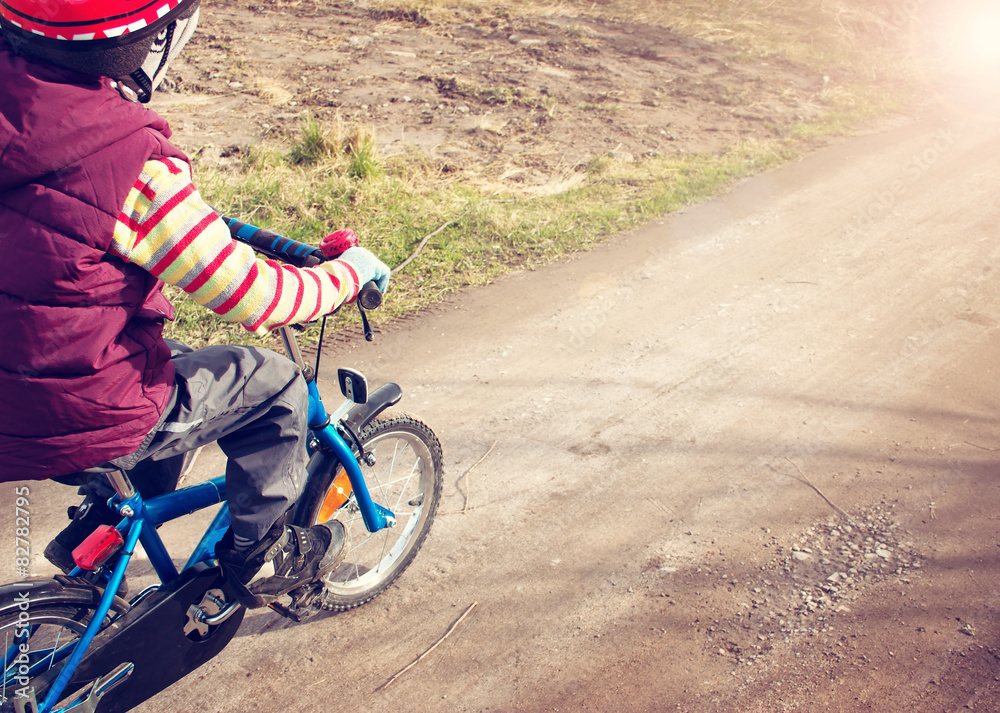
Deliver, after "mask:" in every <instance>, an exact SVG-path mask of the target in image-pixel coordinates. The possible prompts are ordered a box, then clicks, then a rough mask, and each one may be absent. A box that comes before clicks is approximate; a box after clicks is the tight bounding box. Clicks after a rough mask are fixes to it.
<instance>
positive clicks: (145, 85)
mask: <svg viewBox="0 0 1000 713" xmlns="http://www.w3.org/2000/svg"><path fill="white" fill-rule="evenodd" d="M128 76H129V78H130V79H131V80H132V81H133V82H135V86H136V87H137V88H138V89H139V91H138V92H136V99H138V100H139V102H140V103H142V104H146V103H148V102H149V100H150V99H151V98H152V97H153V80H151V79H150V78H149V75H148V74H146V72H145V71H144V70H143V69H142V67H139V69H137V70H135V71H134V72H132V74H130V75H128Z"/></svg>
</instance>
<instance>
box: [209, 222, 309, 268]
mask: <svg viewBox="0 0 1000 713" xmlns="http://www.w3.org/2000/svg"><path fill="white" fill-rule="evenodd" d="M222 219H223V220H224V221H225V222H226V225H228V226H229V232H230V234H232V236H233V238H235V239H236V240H239V241H240V242H243V243H246V244H247V245H249V246H251V247H252V248H254V249H256V250H260V251H261V252H263V253H267V254H268V255H272V256H274V257H275V258H277V259H279V260H282V261H285V262H288V263H290V264H292V265H295V266H296V267H314V266H316V265H319V264H320V263H321V262H323V259H324V258H323V253H322V252H321V251H320V249H319V248H316V247H313V246H312V245H306V244H305V243H300V242H299V241H297V240H292V239H291V238H286V237H285V236H283V235H279V234H278V233H275V232H274V231H273V230H267V229H266V228H258V227H257V226H255V225H250V224H249V223H244V222H243V221H242V220H236V219H235V218H227V217H226V216H222Z"/></svg>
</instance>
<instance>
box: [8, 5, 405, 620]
mask: <svg viewBox="0 0 1000 713" xmlns="http://www.w3.org/2000/svg"><path fill="white" fill-rule="evenodd" d="M198 4H199V0H162V2H155V3H149V4H146V3H135V2H131V1H130V0H73V1H70V0H3V2H0V30H2V37H0V76H2V77H3V83H2V85H0V332H2V333H3V334H4V344H3V346H2V347H0V405H2V408H0V480H2V481H12V480H28V479H46V478H57V479H60V480H63V481H64V482H67V479H69V481H74V480H77V479H78V476H77V475H76V474H78V473H80V472H81V471H84V470H86V469H88V468H92V467H95V466H99V465H105V464H110V465H112V466H115V467H119V468H123V469H125V470H130V471H131V472H132V479H133V481H134V482H136V484H137V486H138V487H139V490H140V492H141V493H142V494H143V495H144V496H148V495H155V494H158V493H160V492H165V491H166V490H169V489H172V488H173V486H174V485H176V479H177V474H178V472H179V471H178V467H179V461H180V459H181V458H182V454H184V453H186V452H189V451H191V450H193V449H195V448H198V447H200V446H201V445H204V444H206V443H211V442H213V441H217V442H218V443H219V446H220V447H221V449H222V450H223V452H224V453H225V454H226V455H227V457H228V464H227V471H226V488H227V491H228V493H229V503H230V509H231V513H232V526H231V529H230V531H229V532H228V533H227V534H226V536H225V537H224V538H223V540H222V541H221V542H220V543H219V545H218V547H217V548H216V554H217V556H218V557H219V560H220V563H221V565H222V567H223V570H224V571H225V573H226V576H227V578H228V579H229V581H230V582H231V583H232V585H233V587H234V589H235V590H236V592H237V595H238V597H239V599H240V601H241V603H243V604H245V605H246V606H251V607H257V606H264V605H266V604H269V603H271V602H272V601H274V600H275V599H276V598H277V597H279V596H281V595H282V594H285V593H287V592H288V591H290V590H291V589H293V588H294V587H295V586H296V585H297V584H300V583H302V582H303V581H309V580H313V579H316V578H318V577H320V576H322V575H323V574H325V573H326V572H329V571H331V570H332V569H333V568H334V567H335V566H336V565H337V564H338V563H339V562H340V560H341V559H342V557H343V551H344V549H345V541H344V540H345V535H344V530H343V527H342V526H341V525H340V523H338V522H331V523H323V524H319V525H314V526H312V527H309V528H299V527H293V526H290V525H286V524H285V514H286V513H287V512H288V510H289V508H290V507H291V506H292V505H293V504H294V503H295V501H296V499H297V498H298V497H299V495H300V494H301V488H302V486H303V483H304V478H305V460H306V445H305V434H306V426H307V424H306V419H307V413H308V396H307V388H306V384H305V382H304V380H303V378H302V376H301V374H300V372H299V370H298V368H297V367H296V366H295V365H294V364H293V363H292V362H291V361H289V360H288V359H287V358H285V357H284V356H281V355H279V354H276V353H274V352H271V351H268V350H266V349H260V348H254V347H240V346H215V347H206V348H204V349H198V350H191V349H188V348H186V347H184V346H183V345H180V344H177V343H171V342H168V341H167V340H165V339H164V338H163V336H162V331H163V324H164V320H167V319H171V318H172V317H173V307H172V306H171V304H170V302H169V301H168V300H167V299H166V297H165V296H164V295H163V294H162V291H161V290H162V287H163V284H164V283H169V284H172V285H176V286H178V287H180V288H181V289H183V290H184V291H185V292H186V293H188V294H189V295H190V296H191V297H193V298H194V299H195V300H196V301H197V302H198V303H199V304H201V305H203V306H205V307H207V308H208V309H211V310H212V311H214V312H215V313H216V314H219V315H221V316H222V317H223V318H225V319H227V320H230V321H234V322H240V323H242V324H243V325H244V326H245V327H246V328H247V329H248V330H250V331H253V332H256V333H261V334H262V333H266V332H268V331H269V330H271V329H274V328H276V327H279V326H281V325H286V324H292V323H297V322H303V321H308V320H311V319H314V318H316V317H318V316H321V315H324V314H328V313H330V312H332V311H333V310H335V309H336V308H337V307H339V306H340V305H341V304H342V303H344V302H350V301H353V300H354V299H355V298H356V296H357V294H358V291H359V289H360V287H361V286H362V285H364V284H365V283H366V282H368V281H369V280H375V281H376V282H377V284H378V285H379V288H380V290H382V291H383V292H384V291H385V289H386V287H387V286H388V281H389V269H388V268H387V267H386V266H385V265H384V264H383V263H382V262H381V261H379V260H378V259H377V258H376V257H375V256H374V255H372V254H371V253H370V252H369V251H367V250H365V249H364V248H360V247H353V248H350V249H349V250H348V251H347V252H345V253H343V255H342V256H341V257H340V258H339V259H336V260H331V261H327V262H324V263H322V264H321V265H320V266H317V267H314V268H305V269H300V268H295V267H291V266H288V265H281V266H279V265H278V264H276V263H274V262H272V261H266V260H260V259H257V258H256V257H255V256H254V254H253V252H252V250H251V249H250V248H249V247H248V246H246V245H243V244H241V243H238V242H235V241H234V240H233V239H232V238H231V237H230V232H229V229H228V227H227V226H226V224H225V223H224V222H223V220H222V219H221V218H220V217H219V216H218V215H217V214H216V213H215V212H214V211H213V210H212V209H211V208H210V207H209V206H208V205H207V204H206V203H205V202H204V201H203V200H202V198H201V196H200V195H199V193H198V191H197V189H196V188H195V186H194V185H193V183H192V178H191V169H190V166H189V164H188V161H187V159H186V157H185V156H184V154H182V153H181V152H180V151H179V150H178V149H177V148H175V147H174V146H172V145H171V144H170V142H169V141H168V139H169V138H170V129H169V127H168V126H167V124H166V122H165V121H164V120H163V119H162V118H161V117H159V116H158V115H157V114H155V113H153V112H152V111H150V110H148V109H146V107H145V106H143V105H144V104H145V103H146V102H148V101H149V99H150V96H151V95H152V92H153V90H154V89H155V88H156V86H157V85H158V84H159V83H160V81H162V79H163V77H164V74H165V72H166V69H167V66H168V65H169V63H170V61H171V60H172V59H173V58H174V57H176V56H177V54H178V53H179V52H180V50H181V48H182V47H183V46H184V44H185V43H186V42H187V40H188V39H189V38H190V36H191V34H192V33H193V32H194V29H195V26H196V25H197V20H198ZM140 463H141V464H142V465H140ZM133 469H134V470H133ZM84 489H85V491H86V492H89V493H90V497H89V498H88V501H86V506H85V507H82V508H80V509H78V510H77V513H76V518H77V519H75V520H74V521H73V522H71V523H70V525H69V526H68V527H67V528H66V529H65V530H63V531H62V532H61V533H60V535H58V536H57V537H56V539H55V540H54V541H53V542H52V543H51V544H50V545H49V547H48V548H47V549H46V556H47V557H49V558H50V559H51V560H52V561H53V562H54V563H56V564H57V565H59V566H61V567H62V568H68V567H71V566H72V564H73V563H72V559H71V557H70V554H69V553H70V552H71V551H72V549H73V548H74V547H75V546H76V545H77V544H79V542H80V541H82V539H83V538H84V537H85V536H86V535H87V534H89V533H90V531H91V530H93V528H94V526H95V525H97V524H103V523H106V524H115V523H117V521H118V519H119V516H118V515H117V514H115V513H112V512H111V511H110V510H109V509H108V508H107V507H106V505H104V504H103V501H105V500H106V496H104V497H101V495H102V493H101V490H100V488H99V487H97V486H95V485H93V484H90V485H84Z"/></svg>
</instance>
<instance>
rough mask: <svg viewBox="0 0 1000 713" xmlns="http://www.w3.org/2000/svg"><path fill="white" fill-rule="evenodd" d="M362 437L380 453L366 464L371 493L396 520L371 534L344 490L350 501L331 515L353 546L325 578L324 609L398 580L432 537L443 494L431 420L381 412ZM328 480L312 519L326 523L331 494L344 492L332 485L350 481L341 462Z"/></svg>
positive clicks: (310, 506) (309, 507)
mask: <svg viewBox="0 0 1000 713" xmlns="http://www.w3.org/2000/svg"><path fill="white" fill-rule="evenodd" d="M358 435H359V440H360V441H361V443H362V444H363V446H364V449H365V452H366V453H372V454H374V455H375V465H374V466H368V465H367V464H364V463H363V464H362V467H361V471H362V474H363V475H364V478H365V482H366V483H367V484H368V489H369V491H370V492H371V496H372V499H373V500H375V502H377V503H379V504H381V505H384V506H385V507H388V508H389V509H390V510H392V511H393V513H394V514H395V516H396V524H395V525H394V526H393V527H389V528H386V529H384V530H380V531H379V532H375V533H369V532H368V530H367V529H366V528H365V525H364V523H363V522H362V520H361V513H360V511H359V510H358V507H357V504H356V502H355V500H354V496H353V494H349V495H347V496H345V495H343V494H341V495H340V497H346V498H347V500H346V502H344V503H343V505H340V506H339V508H338V509H337V510H336V511H335V512H334V513H333V516H332V517H331V518H329V519H337V520H340V521H341V522H342V523H343V524H344V527H345V529H346V530H347V533H348V538H349V545H348V547H349V549H348V551H347V554H346V557H345V560H344V563H343V564H341V565H340V566H339V567H338V568H337V569H335V570H334V571H333V572H331V573H330V574H328V575H327V576H326V577H325V578H324V584H325V591H324V608H326V609H330V610H333V611H346V610H348V609H354V608H356V607H359V606H361V605H362V604H366V603H368V602H370V601H371V600H372V599H374V598H375V597H377V596H378V595H379V594H381V593H382V592H384V591H385V590H386V589H388V588H389V586H390V585H392V583H393V582H395V581H396V580H397V579H398V578H399V576H400V575H401V574H402V573H403V572H404V571H405V570H406V568H407V567H408V566H409V565H410V563H411V562H412V561H413V558H414V557H415V556H416V554H417V552H418V551H419V550H420V548H421V546H422V545H423V543H424V540H425V539H426V538H427V534H428V532H429V531H430V527H431V523H432V522H433V520H434V516H435V515H436V514H437V510H438V504H439V502H440V500H441V485H442V482H443V474H442V473H443V462H444V457H443V455H442V451H441V443H440V442H439V441H438V439H437V436H435V435H434V432H433V431H432V430H431V429H430V427H429V426H427V425H426V424H425V423H423V422H422V421H419V420H418V419H416V418H413V417H412V416H409V415H406V414H399V415H395V416H381V417H379V418H377V419H375V420H374V421H372V422H371V423H369V424H368V425H366V426H365V427H364V428H363V429H362V430H361V433H360V434H358ZM338 475H339V476H341V480H340V481H338V480H337V476H338ZM329 482H330V485H329V486H328V487H327V488H325V489H324V490H322V491H321V492H319V493H315V494H313V496H312V499H311V500H310V501H309V502H308V503H306V508H305V512H306V513H307V518H308V524H310V525H311V524H315V523H317V522H319V521H320V520H319V517H320V513H321V511H322V508H323V504H324V502H326V501H327V497H328V496H331V495H332V497H334V498H336V497H337V494H336V493H331V491H334V490H335V489H337V488H338V487H343V485H342V484H343V483H346V473H344V470H343V468H342V467H340V466H338V467H337V469H336V472H335V473H333V475H332V477H331V478H330V480H329ZM328 507H330V506H329V505H328Z"/></svg>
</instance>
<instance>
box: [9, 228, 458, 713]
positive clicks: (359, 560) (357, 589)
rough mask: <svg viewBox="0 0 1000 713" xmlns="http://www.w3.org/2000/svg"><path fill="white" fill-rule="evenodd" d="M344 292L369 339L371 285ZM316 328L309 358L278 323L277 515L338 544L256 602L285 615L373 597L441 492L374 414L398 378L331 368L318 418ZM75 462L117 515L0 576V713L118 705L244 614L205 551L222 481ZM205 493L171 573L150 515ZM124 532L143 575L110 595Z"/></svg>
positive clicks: (278, 242)
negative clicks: (378, 379)
mask: <svg viewBox="0 0 1000 713" xmlns="http://www.w3.org/2000/svg"><path fill="white" fill-rule="evenodd" d="M225 220H226V221H227V223H228V224H229V226H230V230H231V231H232V234H233V236H234V238H236V239H238V240H241V241H243V242H245V243H247V244H249V245H251V246H252V247H253V248H254V249H255V250H257V251H258V252H260V253H263V254H264V255H266V256H268V257H271V258H273V259H278V260H283V261H285V262H289V263H292V264H295V265H298V266H302V267H307V266H310V265H315V264H318V262H319V261H321V260H322V259H325V258H323V255H322V253H321V252H320V251H319V250H318V249H317V248H314V247H312V246H309V245H305V244H303V243H299V242H297V241H294V240H290V239H288V238H285V237H283V236H280V235H278V234H276V233H273V232H271V231H267V230H262V229H260V228H256V227H255V226H252V225H249V224H246V223H242V222H240V221H235V220H231V219H228V218H226V219H225ZM356 302H357V304H358V309H359V312H360V313H361V316H362V321H363V324H364V330H365V338H366V339H368V340H369V341H370V340H371V339H372V337H373V335H372V330H371V327H370V324H369V322H368V319H367V317H366V316H365V309H366V308H367V309H371V308H373V307H377V306H378V305H379V304H380V303H381V293H380V292H379V291H378V288H377V287H375V286H374V284H373V283H369V284H368V285H366V286H365V288H363V289H362V291H361V293H360V294H359V296H358V299H357V300H356ZM324 333H325V318H324V321H323V327H322V328H321V330H320V335H319V344H318V348H317V353H316V362H315V366H313V367H310V366H307V365H306V364H305V362H304V360H303V357H302V353H301V351H300V349H299V346H298V342H297V340H296V338H295V334H294V331H293V330H292V329H291V328H288V327H283V328H281V329H280V330H279V336H280V338H281V341H282V343H283V345H284V347H285V350H286V352H287V353H288V356H289V357H290V358H291V359H292V360H293V361H295V363H296V364H298V365H299V367H300V368H301V369H302V372H303V375H304V376H305V377H306V380H307V383H308V387H309V429H310V438H309V450H310V458H309V462H308V467H307V479H306V485H305V489H304V492H303V495H302V497H300V498H299V500H298V501H297V503H296V506H295V508H294V511H293V513H292V516H291V520H290V522H291V523H292V524H296V525H303V526H309V525H312V524H315V523H317V522H325V521H327V520H329V519H330V518H337V519H340V520H341V521H342V522H343V524H344V526H345V528H346V529H347V531H348V533H349V537H350V542H351V546H350V549H349V551H348V553H347V556H346V559H345V561H344V563H343V564H342V565H340V566H339V567H338V568H337V569H336V570H334V571H333V572H331V573H330V574H329V575H327V576H326V577H325V578H323V579H322V580H320V581H318V582H310V583H304V584H303V585H302V586H301V587H299V588H298V589H296V590H294V591H292V592H291V593H290V594H289V595H288V596H287V601H280V602H275V603H274V604H272V605H270V608H271V609H272V610H273V611H275V612H277V613H279V614H281V615H283V616H286V617H288V618H290V619H292V620H295V621H302V620H304V619H306V618H308V617H309V616H311V615H313V614H316V613H318V612H320V611H324V610H332V611H343V610H347V609H353V608H355V607H358V606H361V605H363V604H365V603H367V602H369V601H371V600H372V599H373V598H375V597H376V596H378V595H379V594H381V593H382V592H384V591H385V590H386V589H387V588H388V587H389V586H390V585H391V584H392V583H393V582H395V581H396V580H397V579H398V577H399V576H400V575H401V574H402V573H403V571H404V570H405V569H406V568H407V567H408V566H409V564H410V563H411V562H412V561H413V558H414V557H415V556H416V554H417V552H418V550H419V549H420V547H421V546H422V544H423V542H424V540H425V539H426V537H427V534H428V532H429V529H430V526H431V522H432V521H433V519H434V516H435V514H436V513H437V509H438V504H439V500H440V497H441V484H442V462H443V456H442V451H441V445H440V442H439V441H438V439H437V437H436V436H435V435H434V432H433V431H432V430H431V429H430V428H429V427H428V426H427V425H426V424H424V423H423V422H421V421H419V420H417V419H415V418H413V417H412V416H408V415H405V414H400V415H395V416H388V415H385V410H386V409H388V408H389V407H391V406H394V405H395V404H397V403H398V402H399V401H400V399H401V398H402V392H401V390H400V388H399V386H398V385H396V384H394V383H388V384H385V385H383V386H381V387H379V388H377V389H375V390H373V391H369V388H368V383H367V380H366V379H365V377H364V375H362V374H361V373H360V372H357V371H355V370H352V369H343V368H342V369H339V370H338V373H337V376H338V382H339V384H340V389H341V393H342V394H343V395H344V398H345V401H344V402H343V404H342V405H341V406H340V407H339V408H338V409H336V410H335V411H334V412H333V413H332V414H328V413H327V411H326V408H325V407H324V405H323V402H322V399H321V398H320V394H319V389H318V387H317V385H316V377H317V374H318V370H319V355H320V354H321V352H322V340H323V334H324ZM88 473H89V474H91V475H96V474H100V475H103V476H104V477H107V478H108V480H109V482H110V484H111V486H112V487H113V489H114V491H115V493H116V494H115V495H114V496H113V497H112V498H111V499H110V500H109V502H108V504H109V506H110V507H111V508H112V509H113V510H115V511H117V512H118V513H119V514H120V515H121V516H122V520H121V522H120V523H119V524H118V525H117V526H103V527H99V528H98V529H97V530H95V532H94V533H93V534H92V535H91V536H90V537H88V538H87V540H85V541H84V543H83V544H82V545H80V547H78V548H76V549H75V550H74V552H73V554H74V560H75V562H76V563H77V565H78V566H77V568H76V569H74V570H73V571H71V572H70V573H69V575H56V576H55V577H53V578H52V579H37V580H29V581H26V582H19V583H15V584H9V585H4V586H2V587H0V633H2V636H3V647H4V648H3V650H4V653H3V674H2V675H3V679H2V681H0V711H16V712H17V713H65V712H68V711H77V712H78V713H119V712H120V711H127V710H130V709H131V708H133V707H134V706H136V705H138V704H139V703H141V702H143V701H145V700H147V699H148V698H150V697H152V696H153V695H155V694H156V693H158V692H159V691H161V690H163V689H164V688H166V687H167V686H169V685H171V684H172V683H174V682H175V681H178V680H180V679H181V678H182V677H183V676H185V675H186V674H187V673H189V672H190V671H193V670H195V669H196V668H198V667H199V666H201V665H202V664H203V663H205V662H207V661H208V660H210V659H211V658H212V657H214V656H215V655H216V654H218V653H219V652H220V651H222V649H223V648H225V646H226V645H227V644H228V643H229V641H230V640H231V639H232V638H233V636H235V634H236V631H237V629H238V628H239V626H240V623H241V622H242V620H243V616H244V614H245V610H244V609H243V607H242V606H241V605H240V604H239V603H238V602H237V600H236V597H235V595H234V594H233V591H232V589H231V588H230V586H229V584H228V582H227V581H226V579H225V578H224V577H223V576H222V572H221V569H220V568H219V566H218V563H217V561H216V560H215V557H214V552H213V549H214V546H215V545H216V543H217V542H218V541H219V539H220V538H221V536H222V534H223V533H224V532H225V531H226V529H227V528H228V527H229V511H228V507H227V503H226V487H225V479H224V477H221V476H220V477H217V478H214V479H211V480H207V481H204V482H201V483H197V484H195V485H191V486H188V487H185V488H181V489H179V490H176V491H174V492H171V493H167V494H165V495H160V496H157V497H154V498H150V499H148V500H143V498H142V497H141V496H140V495H139V493H138V492H137V491H136V489H135V488H134V486H133V485H132V483H131V482H130V480H129V478H128V474H127V473H125V472H123V471H120V470H115V469H112V468H104V467H102V468H96V469H91V470H90V471H88ZM216 504H221V507H220V508H219V510H218V512H217V513H216V515H215V517H214V519H213V520H212V522H211V524H210V525H209V527H208V529H207V530H206V532H205V534H204V535H203V536H202V538H201V540H200V541H199V542H198V544H197V545H196V546H195V548H194V551H193V552H192V553H191V555H190V556H189V557H188V559H187V562H186V564H185V565H184V566H183V568H182V569H181V570H180V571H178V570H177V568H176V566H175V565H174V562H173V560H172V558H171V556H170V554H169V553H168V552H167V549H166V546H165V545H164V543H163V541H162V540H161V538H160V536H159V535H158V533H157V530H156V528H157V526H159V525H160V524H162V523H165V522H168V521H170V520H173V519H175V518H178V517H183V516H184V515H186V514H189V513H193V512H195V511H198V510H202V509H204V508H208V507H211V506H213V505H216ZM137 543H141V544H142V547H143V549H144V551H145V552H146V554H147V556H148V557H149V561H150V563H151V565H152V567H153V570H154V572H155V573H156V575H157V578H158V579H159V584H155V585H152V586H150V587H147V588H146V589H144V590H143V591H141V592H139V593H138V594H137V595H136V596H134V597H132V598H131V599H130V600H128V601H126V600H125V599H123V598H121V597H119V596H118V595H117V592H118V591H119V586H120V584H121V583H122V581H123V578H124V575H125V571H126V569H127V567H128V565H129V562H130V560H131V557H132V555H133V553H134V552H135V547H136V544H137Z"/></svg>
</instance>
